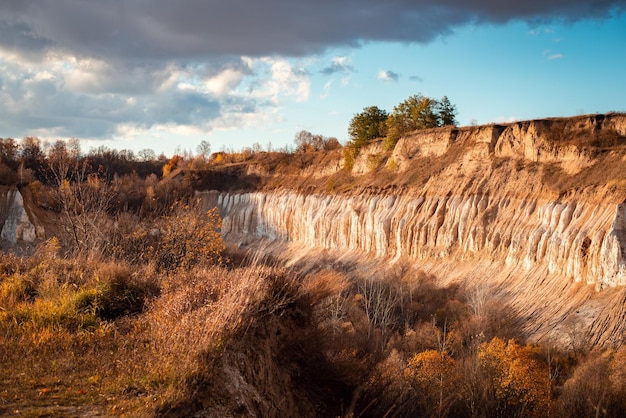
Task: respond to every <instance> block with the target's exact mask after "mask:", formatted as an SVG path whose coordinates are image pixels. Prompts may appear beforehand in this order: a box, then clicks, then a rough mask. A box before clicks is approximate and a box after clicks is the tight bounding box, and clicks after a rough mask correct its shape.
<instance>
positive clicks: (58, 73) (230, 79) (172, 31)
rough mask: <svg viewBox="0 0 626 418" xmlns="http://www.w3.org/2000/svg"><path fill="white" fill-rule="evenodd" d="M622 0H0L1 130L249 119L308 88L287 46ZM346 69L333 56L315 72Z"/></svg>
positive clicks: (313, 48) (607, 7)
mask: <svg viewBox="0 0 626 418" xmlns="http://www.w3.org/2000/svg"><path fill="white" fill-rule="evenodd" d="M625 7H626V0H597V1H579V0H554V1H550V2H546V1H544V0H529V1H525V2H509V1H506V2H503V1H496V0H479V1H475V2H472V3H471V4H470V3H468V2H467V1H465V0H442V1H436V2H435V1H433V0H389V1H384V2H383V1H380V0H319V1H316V2H312V1H310V0H307V1H304V0H292V1H285V0H264V1H258V0H215V1H203V0H179V1H176V2H174V1H171V0H109V1H100V0H40V1H24V0H3V1H2V2H1V3H0V125H2V126H3V127H4V128H5V129H6V130H7V131H6V132H0V135H7V134H10V133H12V132H15V133H23V132H29V133H40V134H41V135H53V136H61V137H67V136H76V137H81V138H105V137H112V136H116V135H118V136H119V135H123V134H125V133H128V132H131V131H134V132H136V131H138V130H139V131H141V130H149V129H153V128H163V127H188V128H189V129H197V130H199V131H204V132H206V131H210V130H211V129H214V128H216V127H224V126H227V125H229V124H235V125H246V124H250V123H254V121H255V120H257V121H258V120H260V119H263V118H267V117H268V114H271V113H272V112H273V111H274V110H275V109H277V108H279V107H280V106H281V103H282V102H283V101H284V100H285V99H289V100H293V101H296V102H298V101H304V100H306V99H307V98H308V96H309V94H310V91H309V90H310V81H309V78H310V74H308V73H307V71H306V70H304V69H303V68H300V67H299V66H298V65H297V64H294V60H293V59H291V60H290V59H289V58H298V57H301V58H302V57H307V56H310V55H313V54H316V53H319V52H322V51H325V50H327V49H328V48H331V47H342V46H343V47H345V46H348V47H351V46H353V47H358V46H359V45H361V44H363V43H366V42H371V41H394V42H418V43H427V42H429V41H431V40H433V39H435V38H437V37H439V36H441V35H445V34H448V33H451V32H452V31H454V28H456V27H459V26H461V25H465V24H470V23H471V24H482V23H493V24H501V23H506V22H508V21H511V20H515V19H522V20H529V21H547V20H551V19H566V20H571V21H575V20H578V19H581V18H589V17H605V16H608V15H610V14H611V13H618V12H621V11H622V10H624V8H625ZM554 58H556V57H554ZM353 71H354V69H353V68H352V66H351V63H350V62H349V61H348V60H346V59H345V58H340V57H335V58H334V59H333V61H332V62H330V63H328V65H327V66H326V67H325V68H324V69H322V70H321V74H322V75H327V76H330V75H332V74H335V73H343V74H344V75H345V74H350V73H351V72H353ZM397 77H398V75H397V74H395V73H393V72H390V71H387V72H385V77H384V78H385V79H386V80H395V79H397Z"/></svg>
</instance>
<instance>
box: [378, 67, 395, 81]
mask: <svg viewBox="0 0 626 418" xmlns="http://www.w3.org/2000/svg"><path fill="white" fill-rule="evenodd" d="M399 77H400V75H399V74H397V73H394V72H393V71H389V70H380V71H379V72H378V79H379V80H382V81H386V82H389V81H398V78H399Z"/></svg>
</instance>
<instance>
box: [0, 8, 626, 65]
mask: <svg viewBox="0 0 626 418" xmlns="http://www.w3.org/2000/svg"><path fill="white" fill-rule="evenodd" d="M625 5H626V1H624V0H596V1H582V0H554V1H549V2H547V1H545V0H529V1H524V2H521V1H518V2H503V1H496V0H481V1H476V2H472V3H471V4H469V3H468V2H467V1H465V0H443V1H439V2H434V1H432V0H392V1H385V2H381V1H380V0H320V1H316V2H312V1H310V0H306V1H305V0H293V1H290V2H286V1H284V0H265V1H252V0H224V1H202V0H180V1H176V2H173V1H170V0H145V1H127V0H110V1H106V2H102V1H98V0H82V1H77V0H54V1H52V0H47V1H46V0H42V1H39V2H17V1H3V2H2V4H0V16H1V17H0V22H1V23H0V28H3V29H0V30H2V33H3V34H6V33H7V30H8V31H9V32H11V28H13V29H14V30H13V31H12V32H13V34H12V35H11V36H8V37H5V36H2V37H1V38H0V45H3V46H4V47H5V48H7V47H12V48H19V49H20V50H24V51H33V50H38V49H39V50H44V49H49V48H57V49H60V50H64V51H68V52H70V53H72V54H77V55H79V56H94V55H95V56H99V57H106V58H108V59H142V60H151V59H153V60H162V59H197V58H202V57H207V56H215V55H224V56H232V55H235V56H237V55H248V56H266V55H274V54H278V55H285V56H300V55H306V54H309V53H313V52H317V51H321V50H324V49H325V48H327V47H329V46H339V45H357V44H359V43H360V42H363V41H406V42H428V41H429V40H431V39H433V38H435V37H437V36H439V35H441V34H446V33H449V32H450V31H451V30H453V29H454V27H456V26H458V25H463V24H466V23H470V22H492V23H504V22H507V21H510V20H513V19H524V20H550V19H554V18H559V19H561V18H563V19H568V20H577V19H580V18H585V17H602V16H606V15H607V14H608V13H609V12H610V11H611V10H619V11H622V10H624V7H625Z"/></svg>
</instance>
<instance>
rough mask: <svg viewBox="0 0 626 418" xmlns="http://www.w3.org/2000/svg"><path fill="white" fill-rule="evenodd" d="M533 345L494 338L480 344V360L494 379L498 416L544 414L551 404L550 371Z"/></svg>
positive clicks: (491, 381)
mask: <svg viewBox="0 0 626 418" xmlns="http://www.w3.org/2000/svg"><path fill="white" fill-rule="evenodd" d="M530 352H531V349H530V347H525V346H521V345H519V344H517V343H516V342H515V341H514V340H509V341H508V342H504V341H503V340H502V339H500V338H497V337H496V338H493V339H492V340H491V341H489V342H488V343H483V344H481V345H480V349H479V352H478V360H479V364H480V366H481V368H483V370H484V371H486V373H485V376H486V377H487V379H490V383H491V384H492V388H493V396H494V398H495V401H496V411H491V413H493V414H494V415H497V416H542V414H543V413H544V412H545V411H548V406H549V392H548V388H549V381H548V371H547V368H546V366H545V365H544V364H541V363H540V362H538V361H536V360H534V359H533V358H531V356H530Z"/></svg>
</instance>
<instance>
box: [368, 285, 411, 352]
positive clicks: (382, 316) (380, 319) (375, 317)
mask: <svg viewBox="0 0 626 418" xmlns="http://www.w3.org/2000/svg"><path fill="white" fill-rule="evenodd" d="M358 292H359V294H360V295H361V296H362V297H363V308H364V310H365V315H366V316H367V319H368V322H369V327H368V338H369V337H371V333H372V331H373V330H374V329H375V328H379V329H380V332H381V347H382V349H384V347H385V344H386V342H387V341H386V339H387V335H386V333H387V328H388V327H390V326H391V325H392V324H393V323H394V313H395V311H396V309H397V308H398V305H399V304H400V300H401V297H400V293H399V292H398V290H397V289H396V288H395V287H393V286H390V285H389V284H388V283H386V282H385V281H383V280H380V279H377V278H372V277H370V278H367V279H363V280H361V281H360V282H359V283H358Z"/></svg>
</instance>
